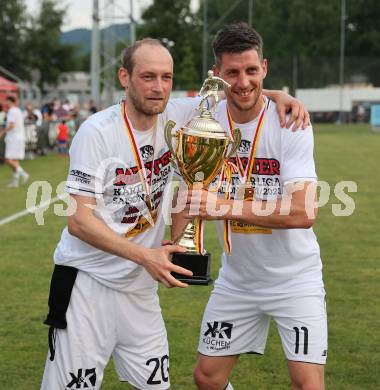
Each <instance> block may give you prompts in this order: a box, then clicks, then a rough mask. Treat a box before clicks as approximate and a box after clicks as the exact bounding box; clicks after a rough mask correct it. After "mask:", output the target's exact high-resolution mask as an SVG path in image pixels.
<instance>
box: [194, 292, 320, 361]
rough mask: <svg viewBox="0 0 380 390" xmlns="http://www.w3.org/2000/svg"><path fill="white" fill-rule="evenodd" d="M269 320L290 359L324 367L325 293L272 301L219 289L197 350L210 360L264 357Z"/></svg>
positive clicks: (272, 298)
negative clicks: (273, 323) (241, 356)
mask: <svg viewBox="0 0 380 390" xmlns="http://www.w3.org/2000/svg"><path fill="white" fill-rule="evenodd" d="M271 318H274V320H275V322H276V324H277V329H278V332H279V334H280V337H281V341H282V346H283V349H284V352H285V355H286V358H287V359H288V360H292V361H301V362H308V363H317V364H325V363H326V357H327V316H326V304H325V292H324V289H318V290H317V291H310V292H307V293H302V294H297V295H295V294H293V295H290V294H278V293H277V294H273V295H272V296H268V294H266V295H264V294H262V295H260V293H258V294H256V293H255V294H254V295H253V294H250V293H246V294H245V295H243V294H241V293H236V292H235V291H231V290H228V289H226V288H225V287H220V286H217V287H215V288H214V290H213V292H212V294H211V296H210V299H209V301H208V304H207V307H206V310H205V313H204V316H203V321H202V327H201V333H200V339H199V348H198V350H199V352H200V353H201V354H203V355H207V356H228V355H239V354H242V353H257V354H263V353H264V350H265V345H266V340H267V337H268V331H269V325H270V320H271Z"/></svg>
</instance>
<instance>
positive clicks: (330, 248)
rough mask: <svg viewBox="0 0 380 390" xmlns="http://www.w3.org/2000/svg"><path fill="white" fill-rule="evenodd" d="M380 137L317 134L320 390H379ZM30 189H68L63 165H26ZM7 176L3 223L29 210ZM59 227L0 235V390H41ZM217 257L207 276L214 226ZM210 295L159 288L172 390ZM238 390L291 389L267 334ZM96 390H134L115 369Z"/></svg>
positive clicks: (182, 376)
mask: <svg viewBox="0 0 380 390" xmlns="http://www.w3.org/2000/svg"><path fill="white" fill-rule="evenodd" d="M379 153H380V134H374V133H372V132H371V131H370V128H369V126H365V125H357V126H342V127H336V126H328V125H326V126H316V127H315V155H316V161H317V170H318V175H319V179H320V180H324V181H327V182H328V183H329V185H330V187H331V191H332V196H331V197H330V201H329V202H328V204H327V205H325V206H324V207H322V208H321V209H320V211H319V216H318V220H317V222H316V224H315V226H314V230H315V232H316V234H317V237H318V240H319V243H320V246H321V252H322V260H323V262H324V280H325V284H326V290H327V309H328V315H329V356H328V363H327V366H326V388H327V389H333V390H340V389H341V390H363V389H371V390H372V389H378V388H380V377H379V367H380V332H379V329H380V306H379V298H380V293H379V286H380V266H379V263H380V233H379V232H380V218H379V217H380V213H379V210H380V196H379V195H378V192H377V191H378V188H379V187H378V186H379V182H378V180H379V179H380V175H379V172H378V170H379V166H378V165H379V164H378V162H379ZM25 167H26V169H27V170H28V171H29V172H30V173H31V177H32V180H48V181H49V182H50V183H51V184H52V188H53V194H52V196H55V195H56V194H55V192H54V191H55V188H56V186H57V185H58V183H60V182H61V181H63V180H65V178H66V172H67V160H66V159H64V158H60V157H58V156H53V155H51V156H48V157H43V158H39V159H36V160H33V161H27V162H25ZM9 179H10V171H9V169H8V168H7V167H5V166H0V205H1V207H0V219H2V218H5V217H7V216H9V215H12V214H14V213H16V212H18V211H21V210H23V209H24V208H25V196H26V188H24V189H21V190H18V191H17V190H11V189H6V188H5V185H6V183H7V182H8V180H9ZM341 180H349V181H355V182H356V183H357V186H358V191H357V193H351V194H349V195H350V196H351V197H353V199H354V201H355V204H356V209H355V211H354V213H353V214H352V215H351V216H349V217H334V216H333V214H332V209H331V207H332V204H333V203H341V202H340V201H339V200H338V199H337V198H336V197H335V196H334V194H333V190H334V187H335V184H336V183H337V182H339V181H341ZM64 225H65V219H64V218H62V217H57V216H55V215H54V213H53V211H52V207H50V208H49V210H48V211H47V212H46V213H45V225H44V226H37V224H36V222H35V220H34V217H33V216H31V215H28V216H25V217H22V218H20V219H18V220H16V221H13V222H11V223H8V224H6V225H3V226H0V242H1V246H0V297H1V306H0V378H1V388H4V389H5V388H6V389H12V390H34V389H39V385H40V380H41V376H42V372H43V367H44V362H45V358H46V353H47V327H46V326H44V325H42V321H43V319H44V317H45V315H46V310H47V295H48V289H49V282H50V275H51V271H52V267H53V262H52V253H53V250H54V248H55V245H56V243H57V241H58V239H59V236H60V233H61V231H62V228H63V227H64ZM205 236H206V243H205V244H206V248H207V249H208V250H209V251H210V252H211V253H212V257H213V261H212V264H213V276H214V278H215V277H216V275H217V270H218V267H219V264H220V261H219V257H220V253H221V250H220V247H219V244H218V240H217V238H216V232H215V229H214V226H213V225H212V224H208V226H207V230H206V233H205ZM210 291H211V287H191V288H188V289H186V290H179V289H170V290H167V289H165V288H162V287H161V288H160V296H161V304H162V308H163V313H164V317H165V320H166V325H167V329H168V335H169V341H170V346H171V350H170V353H171V366H170V372H171V381H172V388H173V389H174V390H188V389H194V388H195V387H194V385H193V380H192V369H193V366H194V363H195V359H196V349H197V343H198V332H199V324H200V320H201V317H202V313H203V308H204V306H205V304H206V301H207V298H208V295H209V293H210ZM231 381H232V383H233V384H234V387H235V389H237V390H251V389H252V390H253V389H264V390H265V389H276V390H277V389H289V388H290V381H289V379H288V375H287V368H286V361H285V359H284V356H283V352H282V348H281V345H280V339H279V336H278V334H277V331H276V329H275V327H274V326H273V324H272V327H271V331H270V335H269V339H268V344H267V348H266V354H265V356H263V357H257V356H242V357H241V358H240V361H239V363H238V365H237V367H236V369H235V371H234V373H233V375H232V378H231ZM102 389H104V390H116V389H130V387H129V386H128V385H127V384H120V383H119V382H118V381H117V377H116V374H115V372H114V370H113V367H112V363H110V365H109V366H108V367H107V370H106V373H105V379H104V382H103V386H102Z"/></svg>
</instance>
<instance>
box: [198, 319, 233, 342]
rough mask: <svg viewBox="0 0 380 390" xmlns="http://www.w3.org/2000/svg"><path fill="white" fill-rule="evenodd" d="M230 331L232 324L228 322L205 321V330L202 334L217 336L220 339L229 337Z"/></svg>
mask: <svg viewBox="0 0 380 390" xmlns="http://www.w3.org/2000/svg"><path fill="white" fill-rule="evenodd" d="M231 333H232V324H230V323H229V322H217V321H214V323H213V324H211V323H210V322H208V323H207V330H206V332H205V333H204V336H208V335H210V336H211V337H219V338H220V339H225V338H227V339H229V340H230V339H231Z"/></svg>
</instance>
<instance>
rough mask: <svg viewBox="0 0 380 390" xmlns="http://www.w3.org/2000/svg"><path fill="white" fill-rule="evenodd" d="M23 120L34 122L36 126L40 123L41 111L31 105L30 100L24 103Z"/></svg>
mask: <svg viewBox="0 0 380 390" xmlns="http://www.w3.org/2000/svg"><path fill="white" fill-rule="evenodd" d="M24 122H25V124H26V123H29V124H35V125H36V126H37V127H38V126H41V124H42V114H41V111H40V110H38V109H37V108H34V107H33V104H32V103H31V102H28V103H26V105H25V110H24Z"/></svg>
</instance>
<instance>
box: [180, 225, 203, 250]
mask: <svg viewBox="0 0 380 390" xmlns="http://www.w3.org/2000/svg"><path fill="white" fill-rule="evenodd" d="M198 224H199V221H198V220H197V219H196V220H194V221H190V222H189V223H188V224H187V226H186V228H185V231H184V233H183V235H182V237H181V239H180V240H179V242H178V245H181V246H183V247H184V248H186V250H187V252H189V253H194V254H198V250H197V245H196V236H197V228H198Z"/></svg>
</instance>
